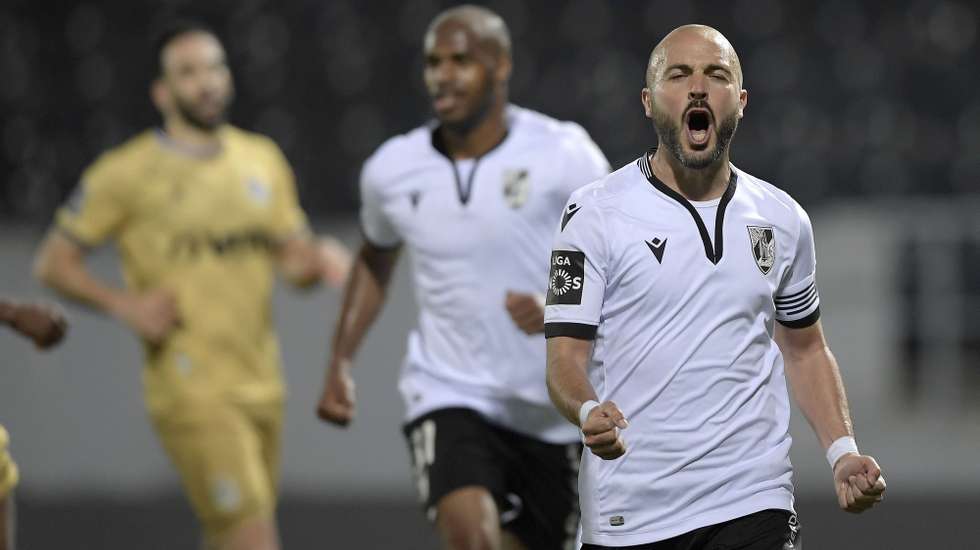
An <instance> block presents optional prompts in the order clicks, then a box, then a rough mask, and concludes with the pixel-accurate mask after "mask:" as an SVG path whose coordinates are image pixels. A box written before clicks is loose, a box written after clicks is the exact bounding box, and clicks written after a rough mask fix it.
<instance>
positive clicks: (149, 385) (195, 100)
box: [36, 22, 348, 550]
mask: <svg viewBox="0 0 980 550" xmlns="http://www.w3.org/2000/svg"><path fill="white" fill-rule="evenodd" d="M155 54H156V56H157V62H158V64H159V66H158V73H157V78H156V80H154V82H153V85H152V98H153V102H154V104H155V105H156V107H157V109H158V110H159V111H160V113H161V114H162V115H163V127H162V128H157V129H152V130H147V131H145V132H143V133H142V134H140V135H138V136H137V137H135V138H132V139H131V140H129V141H127V142H126V143H124V144H122V145H120V146H119V147H116V148H114V149H112V150H111V151H109V152H107V153H105V154H103V155H102V156H101V157H99V159H98V160H97V161H96V162H95V163H94V164H92V165H91V166H90V167H89V168H88V169H87V170H85V172H84V174H83V175H82V178H81V183H80V185H79V188H78V190H77V191H76V192H75V195H74V196H73V197H72V199H71V200H70V201H69V203H68V204H67V205H66V206H65V207H64V208H62V209H61V210H60V211H59V212H58V214H57V218H56V220H55V223H54V227H53V229H52V230H51V232H50V234H49V236H48V237H47V239H46V240H45V242H44V243H43V245H42V247H41V249H40V251H39V252H38V257H37V265H36V271H37V275H38V277H39V278H40V279H41V280H42V281H43V282H45V283H46V284H47V285H48V286H51V287H52V288H55V289H56V290H59V291H61V292H62V293H63V294H64V295H65V296H67V297H70V298H73V299H75V300H78V301H80V302H83V303H85V304H88V305H90V306H93V307H95V308H96V309H98V310H100V311H103V312H105V313H107V314H109V315H111V316H113V317H115V318H117V319H119V320H120V321H122V322H123V323H124V324H126V325H127V326H129V327H130V328H131V329H132V330H133V331H134V332H135V333H136V335H137V336H138V337H139V338H140V339H141V340H142V342H143V344H144V349H145V355H146V369H145V370H144V377H143V380H144V392H145V396H146V405H147V410H148V412H149V415H150V418H151V420H152V422H153V427H154V428H155V430H156V432H157V435H158V436H159V438H160V441H161V443H162V445H163V447H164V449H165V450H166V452H167V454H168V455H169V457H170V460H171V462H172V463H173V465H174V466H175V467H176V469H177V471H178V473H179V474H180V477H181V480H182V482H183V486H184V489H185V491H186V493H187V495H188V497H189V499H190V502H191V505H192V507H193V509H194V512H195V513H196V515H197V517H198V519H199V520H200V521H201V524H202V526H203V530H204V540H205V546H206V547H207V548H209V549H221V550H275V549H277V548H278V547H279V543H278V535H277V532H276V522H275V506H276V497H277V493H278V478H279V454H280V436H281V428H282V416H283V397H284V391H283V382H282V374H281V368H280V364H279V363H280V359H279V357H280V352H279V344H278V340H277V337H276V332H275V330H274V327H273V319H272V289H273V282H274V280H275V275H276V272H277V270H278V271H279V272H280V273H281V274H283V275H284V277H285V278H286V279H287V280H288V281H289V282H290V283H292V284H294V285H296V286H309V285H312V284H315V283H318V282H320V281H324V282H326V283H328V284H331V285H339V284H340V283H341V281H342V280H343V279H344V278H345V277H346V271H347V262H348V258H347V256H346V251H345V250H344V249H343V247H341V246H340V245H339V244H337V243H336V242H335V241H324V240H320V241H317V240H315V239H313V238H312V236H311V235H310V231H309V229H308V226H307V223H306V216H305V215H304V213H303V211H302V210H301V209H300V206H299V204H298V202H297V197H296V189H295V184H294V181H293V173H292V170H291V169H290V166H289V164H288V163H287V161H286V159H285V157H284V156H283V154H282V152H281V151H280V150H279V148H278V147H277V146H276V144H275V143H274V142H273V141H272V140H270V139H269V138H267V137H264V136H261V135H258V134H253V133H250V132H246V131H244V130H241V129H238V128H236V127H234V126H231V125H230V124H228V123H226V122H225V114H226V111H227V109H228V106H229V103H230V101H231V98H232V91H233V90H232V79H231V72H230V70H229V68H228V65H227V63H226V61H225V52H224V48H223V47H222V45H221V42H219V40H218V38H217V37H216V36H215V34H214V33H213V32H212V31H211V30H209V29H208V28H207V27H205V26H203V25H201V24H198V23H194V22H187V23H183V22H182V23H177V24H175V25H173V26H171V27H170V28H168V29H167V30H166V31H165V32H163V33H162V34H161V36H160V38H159V40H158V41H157V42H156V49H155ZM110 239H111V240H114V241H115V243H116V244H117V245H118V247H119V249H120V252H121V256H122V262H123V271H124V275H125V279H126V288H125V289H119V288H113V287H112V286H110V285H108V284H106V283H105V282H103V281H102V280H100V279H99V278H97V277H95V276H94V275H93V274H92V273H91V272H90V271H89V270H88V269H87V268H86V266H85V262H84V259H85V255H86V253H87V252H88V251H89V250H90V249H91V248H92V247H94V246H96V245H98V244H100V243H102V242H104V241H106V240H110Z"/></svg>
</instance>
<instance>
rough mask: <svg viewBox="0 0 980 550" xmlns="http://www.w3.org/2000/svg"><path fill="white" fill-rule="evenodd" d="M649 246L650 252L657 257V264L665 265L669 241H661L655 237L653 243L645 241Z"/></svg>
mask: <svg viewBox="0 0 980 550" xmlns="http://www.w3.org/2000/svg"><path fill="white" fill-rule="evenodd" d="M644 242H646V243H647V246H649V247H650V252H653V255H654V256H656V257H657V263H658V264H662V263H664V250H666V249H667V239H664V240H662V241H661V240H660V237H654V238H653V240H652V241H644Z"/></svg>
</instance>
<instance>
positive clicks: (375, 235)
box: [360, 157, 401, 248]
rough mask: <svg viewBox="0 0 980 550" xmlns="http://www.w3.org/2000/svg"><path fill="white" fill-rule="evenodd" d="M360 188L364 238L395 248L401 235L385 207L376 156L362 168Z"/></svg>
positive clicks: (378, 245) (381, 245) (377, 244)
mask: <svg viewBox="0 0 980 550" xmlns="http://www.w3.org/2000/svg"><path fill="white" fill-rule="evenodd" d="M360 189H361V231H363V233H364V238H365V239H367V241H368V242H369V243H371V244H372V245H374V246H376V247H378V248H394V247H396V246H398V245H399V244H401V237H400V236H399V235H398V232H397V231H396V230H395V228H394V226H393V225H392V223H391V221H390V220H389V219H388V216H387V215H386V214H385V212H384V209H383V205H384V202H383V196H382V194H381V190H382V181H381V177H380V174H379V173H378V167H377V159H376V158H375V157H371V158H369V159H368V160H367V162H365V163H364V167H363V168H362V169H361V181H360Z"/></svg>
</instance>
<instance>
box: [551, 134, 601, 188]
mask: <svg viewBox="0 0 980 550" xmlns="http://www.w3.org/2000/svg"><path fill="white" fill-rule="evenodd" d="M566 125H568V127H569V133H570V136H569V146H568V148H567V151H566V154H565V158H564V159H562V160H561V162H562V164H563V165H564V167H565V170H564V175H563V178H562V186H563V187H564V189H565V192H566V194H567V195H571V194H572V193H573V192H575V191H576V190H577V189H579V188H581V187H582V186H583V185H586V184H589V183H592V182H593V181H596V180H598V179H601V178H603V177H605V176H606V175H608V174H609V172H610V169H609V161H608V160H606V156H605V155H603V154H602V150H600V149H599V146H598V145H596V144H595V142H594V141H592V138H591V137H589V134H588V133H587V132H586V131H585V129H584V128H582V127H581V126H579V125H578V124H575V123H572V122H568V123H566Z"/></svg>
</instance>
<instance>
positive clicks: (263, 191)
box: [245, 177, 271, 206]
mask: <svg viewBox="0 0 980 550" xmlns="http://www.w3.org/2000/svg"><path fill="white" fill-rule="evenodd" d="M245 190H246V191H248V197H249V198H250V199H252V200H253V201H254V202H255V203H256V204H258V205H260V206H266V205H267V204H269V197H270V195H271V193H270V191H269V186H268V185H266V184H265V183H264V182H263V181H262V180H260V179H258V178H256V177H250V178H248V179H246V180H245Z"/></svg>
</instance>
